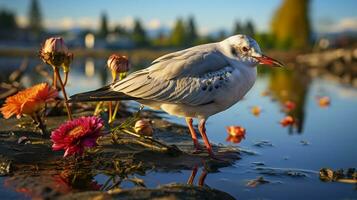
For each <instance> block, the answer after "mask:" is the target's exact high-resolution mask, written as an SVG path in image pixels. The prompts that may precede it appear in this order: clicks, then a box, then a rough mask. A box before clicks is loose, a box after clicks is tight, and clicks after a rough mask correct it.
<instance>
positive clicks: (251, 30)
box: [244, 20, 255, 37]
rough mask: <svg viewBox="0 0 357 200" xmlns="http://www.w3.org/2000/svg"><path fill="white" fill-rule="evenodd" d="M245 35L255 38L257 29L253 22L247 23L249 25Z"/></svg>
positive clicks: (246, 26) (246, 27)
mask: <svg viewBox="0 0 357 200" xmlns="http://www.w3.org/2000/svg"><path fill="white" fill-rule="evenodd" d="M244 34H246V35H249V36H250V37H254V36H255V28H254V24H253V22H252V21H251V20H248V21H247V24H246V25H245V30H244Z"/></svg>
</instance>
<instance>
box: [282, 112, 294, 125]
mask: <svg viewBox="0 0 357 200" xmlns="http://www.w3.org/2000/svg"><path fill="white" fill-rule="evenodd" d="M294 123H295V119H294V118H293V117H292V116H290V115H288V116H286V117H284V118H283V119H282V120H280V124H281V125H282V126H283V127H286V126H291V125H293V124H294Z"/></svg>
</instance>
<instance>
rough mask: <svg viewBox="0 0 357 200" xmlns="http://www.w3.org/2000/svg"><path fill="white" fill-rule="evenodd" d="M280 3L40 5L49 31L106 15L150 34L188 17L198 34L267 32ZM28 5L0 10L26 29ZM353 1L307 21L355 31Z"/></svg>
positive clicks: (92, 23)
mask: <svg viewBox="0 0 357 200" xmlns="http://www.w3.org/2000/svg"><path fill="white" fill-rule="evenodd" d="M281 2H282V1H281V0H250V1H247V0H224V1H223V0H209V1H208V0H193V1H192V0H151V1H149V0H126V1H123V0H122V1H119V0H101V1H99V0H91V1H88V0H60V1H59V0H39V3H40V6H41V10H42V13H43V16H44V17H45V19H46V20H45V25H46V27H48V28H64V29H69V28H73V27H86V28H96V27H98V19H99V16H100V14H101V13H102V12H106V13H107V15H108V17H109V20H110V25H115V24H122V25H124V26H127V27H129V28H130V27H131V26H132V22H133V19H134V18H140V19H141V20H142V21H143V22H144V24H145V26H146V27H147V28H149V29H157V28H159V27H162V26H164V27H165V26H166V27H171V26H172V25H173V23H174V22H175V20H176V19H177V18H178V17H187V16H189V15H193V16H194V17H195V19H196V22H197V25H198V27H199V31H200V33H203V34H205V33H208V32H211V31H216V30H219V29H225V30H231V29H232V26H233V22H234V21H235V20H240V21H243V22H244V21H245V20H247V19H251V20H253V22H254V24H255V25H256V28H257V29H258V30H259V31H266V30H268V29H269V25H270V19H271V17H272V15H273V13H274V11H275V10H276V9H277V8H278V7H279V5H280V3H281ZM29 3H30V1H29V0H1V1H0V7H1V8H6V9H9V10H12V11H14V12H16V14H17V15H18V22H19V23H20V24H22V25H25V24H26V23H27V22H26V21H27V19H26V16H27V13H28V6H29ZM356 10H357V0H344V1H340V0H334V1H333V0H312V1H311V19H312V24H313V28H314V29H315V30H317V31H322V32H324V31H327V30H341V29H342V30H343V29H357V14H356V13H357V12H356Z"/></svg>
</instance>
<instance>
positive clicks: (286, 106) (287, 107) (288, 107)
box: [284, 101, 296, 111]
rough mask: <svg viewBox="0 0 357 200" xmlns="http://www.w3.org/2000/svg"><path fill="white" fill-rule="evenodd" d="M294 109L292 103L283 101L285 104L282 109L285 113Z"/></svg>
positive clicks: (293, 103)
mask: <svg viewBox="0 0 357 200" xmlns="http://www.w3.org/2000/svg"><path fill="white" fill-rule="evenodd" d="M295 107H296V104H295V102H293V101H285V103H284V108H285V110H286V111H292V110H294V109H295Z"/></svg>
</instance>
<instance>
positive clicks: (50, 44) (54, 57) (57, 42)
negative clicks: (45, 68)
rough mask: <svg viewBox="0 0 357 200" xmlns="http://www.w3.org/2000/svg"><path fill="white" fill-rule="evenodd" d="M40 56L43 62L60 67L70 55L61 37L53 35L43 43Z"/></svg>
mask: <svg viewBox="0 0 357 200" xmlns="http://www.w3.org/2000/svg"><path fill="white" fill-rule="evenodd" d="M40 57H41V59H42V60H43V62H45V63H47V64H49V65H52V66H54V67H58V66H61V65H62V64H63V63H64V62H65V59H66V57H68V48H67V46H66V44H65V43H64V41H63V39H62V38H61V37H51V38H49V39H47V40H46V41H45V43H44V44H43V45H42V48H41V50H40Z"/></svg>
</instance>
